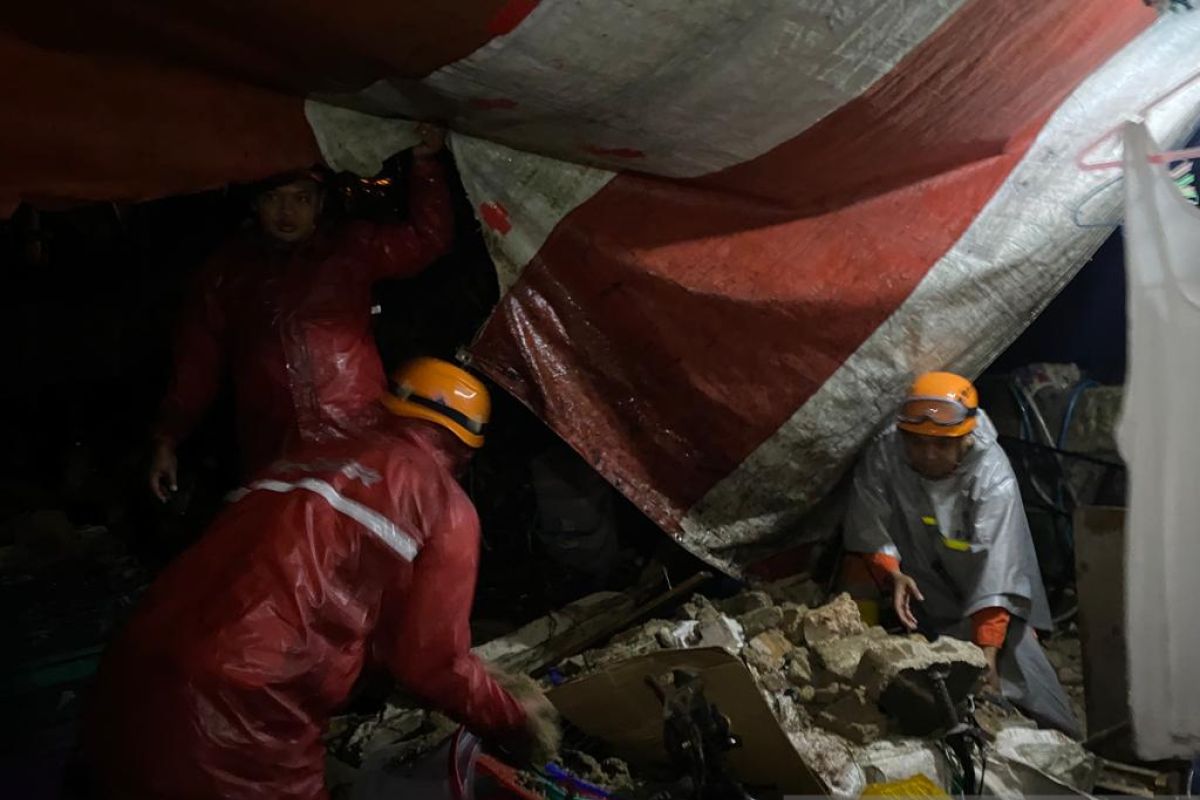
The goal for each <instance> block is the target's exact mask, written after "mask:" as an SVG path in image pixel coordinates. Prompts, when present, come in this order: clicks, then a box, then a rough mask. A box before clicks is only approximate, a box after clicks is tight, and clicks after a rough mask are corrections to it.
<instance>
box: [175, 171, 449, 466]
mask: <svg viewBox="0 0 1200 800" xmlns="http://www.w3.org/2000/svg"><path fill="white" fill-rule="evenodd" d="M409 208H410V219H409V220H408V221H406V222H404V223H402V224H395V225H376V224H371V223H366V222H354V223H350V224H348V225H345V226H343V227H341V228H339V229H336V230H324V229H322V230H319V231H318V233H317V234H316V235H315V236H314V237H313V239H312V240H310V241H309V242H306V243H305V244H303V245H301V246H300V247H299V248H296V249H285V248H280V247H278V246H275V244H274V243H273V242H271V241H269V240H267V239H265V238H264V237H262V236H253V237H246V238H241V239H238V240H236V241H234V242H231V243H230V244H229V245H227V246H226V247H225V248H224V249H222V250H221V251H219V252H218V253H217V254H216V255H215V256H214V257H213V259H212V260H211V261H210V263H209V264H208V265H207V266H206V267H205V268H204V270H203V271H202V273H201V275H200V276H199V279H198V281H197V284H196V286H195V287H194V288H193V290H192V293H191V296H190V297H189V299H188V305H187V307H186V308H185V309H184V312H183V317H182V319H181V321H180V325H179V330H178V333H177V337H176V343H175V372H174V376H173V379H172V382H171V385H170V388H169V389H168V392H167V396H166V398H165V400H164V401H163V406H162V411H161V415H160V423H159V426H158V430H157V433H158V434H159V435H160V436H163V437H165V438H168V439H170V440H172V441H174V442H179V441H180V440H182V439H183V438H185V437H186V436H187V435H188V433H189V432H190V431H191V430H192V429H193V428H194V427H195V425H196V424H197V423H198V422H199V420H200V418H201V417H202V416H203V415H204V412H205V411H206V410H207V409H208V407H209V406H210V405H211V404H212V402H213V399H214V398H215V396H216V394H217V391H218V388H219V386H220V383H221V379H222V377H223V374H224V373H225V371H226V370H228V371H229V372H230V374H231V376H232V379H233V387H234V394H235V402H236V408H237V426H238V439H239V443H240V445H241V449H242V457H243V463H244V465H245V467H246V472H247V474H253V473H254V472H256V471H257V470H258V469H261V468H262V467H264V466H265V465H267V464H269V463H270V462H271V461H272V460H273V459H275V458H276V457H278V456H279V455H280V454H282V453H284V452H285V451H286V450H287V449H288V448H289V447H294V446H296V445H297V444H299V443H300V442H302V441H303V442H317V441H324V440H327V439H331V438H337V437H340V436H344V435H346V433H347V432H348V431H353V430H355V429H358V428H364V427H369V426H370V425H372V424H374V423H375V422H377V421H378V418H379V414H380V408H379V403H378V402H377V401H378V399H379V397H380V395H381V394H382V393H383V391H384V389H385V386H386V382H385V376H384V374H383V365H382V364H381V363H380V360H379V353H378V351H377V350H376V347H375V341H374V339H373V338H372V333H371V316H370V314H371V286H372V284H374V283H375V282H376V281H378V280H382V279H385V278H403V277H410V276H412V275H414V274H416V273H417V272H419V271H420V270H422V269H424V268H425V267H426V266H428V265H429V264H430V263H431V262H433V261H434V260H435V259H436V258H437V257H438V256H440V255H441V254H442V253H444V252H445V251H446V250H447V249H448V247H449V245H450V241H451V235H452V230H453V212H452V210H451V207H450V194H449V191H448V189H447V187H446V182H445V177H444V175H443V172H442V168H441V166H440V165H439V164H438V163H437V162H436V161H435V160H433V159H417V160H416V161H415V163H414V168H413V172H412V177H411V183H410V201H409Z"/></svg>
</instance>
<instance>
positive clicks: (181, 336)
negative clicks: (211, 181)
mask: <svg viewBox="0 0 1200 800" xmlns="http://www.w3.org/2000/svg"><path fill="white" fill-rule="evenodd" d="M217 286H218V279H217V276H216V272H215V271H214V270H208V269H206V270H205V271H204V272H203V273H201V275H200V277H199V278H198V279H197V280H196V281H195V282H194V285H193V287H192V290H191V292H190V293H189V295H188V298H187V299H186V300H185V302H184V307H183V311H182V314H181V316H180V319H179V322H178V324H177V325H176V330H175V341H174V350H173V354H172V359H173V361H172V369H171V380H170V383H169V384H168V386H167V393H166V396H165V397H164V398H163V402H162V405H161V406H160V408H159V415H158V419H157V421H156V423H155V425H154V453H153V456H152V460H151V466H150V488H151V491H153V492H154V493H155V495H157V496H158V497H159V499H161V500H166V498H167V494H168V492H169V491H173V490H174V489H176V488H178V487H177V486H176V479H177V475H176V462H175V449H176V447H177V446H178V445H179V443H180V442H181V441H183V440H184V439H185V438H187V436H188V434H190V433H191V432H192V430H193V429H194V428H195V427H196V425H197V424H198V423H199V422H200V420H201V418H202V417H203V416H204V414H205V412H207V411H208V409H209V407H210V406H212V403H213V400H214V399H215V398H216V396H217V390H218V389H219V388H220V384H221V373H222V370H223V366H224V343H223V336H224V328H225V322H224V314H223V311H222V309H221V307H220V304H219V302H218V299H217V296H216V293H217Z"/></svg>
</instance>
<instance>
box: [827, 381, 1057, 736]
mask: <svg viewBox="0 0 1200 800" xmlns="http://www.w3.org/2000/svg"><path fill="white" fill-rule="evenodd" d="M845 547H846V550H847V551H848V552H849V553H857V554H861V555H862V557H863V559H864V560H865V562H866V566H867V572H869V574H870V575H871V576H872V578H874V581H875V583H876V585H878V586H879V587H880V588H884V587H886V586H887V585H889V584H890V587H891V591H892V602H893V606H894V608H895V611H896V614H897V615H898V616H899V618H900V621H901V622H902V623H903V624H904V625H905V627H907V628H908V629H909V630H918V629H920V630H921V631H922V632H932V633H937V634H943V635H949V636H954V637H957V638H960V639H970V640H972V641H974V642H975V643H976V644H978V645H979V646H980V647H981V648H982V649H983V651H984V653H985V654H986V655H987V658H988V663H989V665H990V669H989V675H988V680H989V683H990V685H991V687H992V688H993V689H998V690H999V691H1000V692H1001V693H1002V694H1003V696H1004V697H1006V698H1007V699H1008V700H1009V701H1010V702H1012V703H1013V705H1015V706H1016V707H1017V708H1019V709H1020V710H1021V711H1023V712H1024V713H1025V714H1027V715H1028V716H1029V717H1031V718H1032V719H1034V720H1036V721H1037V722H1038V723H1039V724H1041V725H1044V726H1046V727H1051V728H1056V729H1058V730H1060V731H1062V732H1064V733H1066V734H1068V735H1070V736H1073V737H1075V738H1078V737H1079V735H1080V729H1079V723H1078V721H1077V720H1076V719H1075V715H1074V713H1073V712H1072V709H1071V704H1070V701H1069V700H1068V698H1067V696H1066V693H1065V692H1064V691H1063V688H1062V686H1061V685H1060V684H1059V682H1058V675H1057V674H1056V673H1055V670H1054V667H1053V666H1052V665H1051V664H1050V661H1049V659H1047V657H1046V654H1045V652H1044V651H1043V650H1042V647H1041V645H1040V644H1039V643H1038V640H1037V636H1036V634H1035V633H1034V631H1035V629H1037V630H1050V628H1051V619H1050V609H1049V605H1048V604H1047V602H1046V591H1045V589H1044V587H1043V586H1042V578H1041V572H1040V571H1039V569H1038V563H1037V555H1036V553H1035V552H1034V548H1033V539H1032V537H1031V536H1030V532H1029V523H1028V521H1027V520H1026V518H1025V510H1024V507H1023V505H1022V503H1021V494H1020V490H1019V489H1018V487H1017V479H1016V476H1015V475H1014V474H1013V470H1012V466H1011V465H1010V464H1009V462H1008V458H1007V456H1005V454H1004V451H1003V450H1002V449H1001V448H1000V445H999V443H998V442H997V439H996V428H995V426H993V425H992V422H991V420H990V419H988V417H987V415H986V414H985V413H984V412H983V411H982V410H980V408H979V398H978V394H977V393H976V391H975V387H974V386H973V385H972V384H971V382H970V381H969V380H967V379H966V378H963V377H960V376H958V375H953V374H950V373H946V372H931V373H927V374H925V375H922V376H921V377H919V378H918V379H917V380H916V382H915V383H914V384H913V386H912V388H911V389H910V391H909V394H908V397H907V398H906V399H905V401H904V403H903V405H902V406H901V407H900V410H899V411H898V413H897V416H896V423H895V425H893V426H891V427H889V428H888V429H887V430H886V431H884V432H883V433H882V434H880V436H879V437H878V438H877V439H876V440H875V441H874V442H873V443H872V444H871V446H870V447H869V448H868V449H867V451H866V453H865V454H864V456H863V458H862V460H861V462H860V463H859V465H858V468H857V471H856V472H855V475H854V486H853V490H852V492H851V497H850V505H849V508H848V510H847V514H846V520H845Z"/></svg>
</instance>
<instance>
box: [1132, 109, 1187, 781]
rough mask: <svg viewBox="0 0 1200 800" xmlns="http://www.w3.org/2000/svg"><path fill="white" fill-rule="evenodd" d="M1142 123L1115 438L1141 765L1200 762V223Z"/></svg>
mask: <svg viewBox="0 0 1200 800" xmlns="http://www.w3.org/2000/svg"><path fill="white" fill-rule="evenodd" d="M1160 149H1161V148H1159V147H1158V146H1157V145H1156V144H1155V143H1154V141H1153V140H1152V139H1151V138H1150V135H1149V133H1148V132H1147V131H1146V129H1145V127H1144V126H1142V125H1140V124H1139V125H1132V124H1131V125H1129V126H1127V127H1126V130H1125V185H1126V201H1125V203H1126V205H1125V259H1126V271H1127V273H1128V282H1127V285H1128V293H1129V302H1128V307H1129V323H1130V345H1129V370H1130V374H1129V378H1128V380H1127V382H1126V391H1125V398H1124V407H1123V408H1122V411H1121V422H1120V425H1119V427H1118V430H1117V441H1118V444H1119V446H1120V449H1121V454H1122V455H1123V456H1124V457H1125V461H1126V462H1127V463H1128V464H1129V516H1128V520H1129V521H1128V525H1127V534H1126V545H1125V547H1126V553H1127V558H1126V575H1125V585H1126V587H1127V589H1126V599H1125V615H1126V621H1127V624H1126V626H1125V630H1126V635H1127V636H1128V652H1129V698H1130V709H1131V714H1132V721H1133V731H1134V735H1135V739H1136V742H1137V749H1138V753H1139V755H1141V756H1142V757H1143V758H1146V759H1160V758H1175V757H1182V758H1191V757H1192V756H1194V755H1195V754H1196V753H1197V752H1200V683H1197V680H1196V676H1197V664H1200V625H1198V624H1197V623H1196V605H1197V596H1198V592H1197V588H1196V587H1197V582H1196V570H1197V565H1200V536H1197V521H1198V520H1200V492H1197V491H1196V475H1197V474H1198V473H1200V439H1197V436H1196V411H1195V404H1196V397H1197V396H1198V395H1200V361H1198V360H1197V358H1196V342H1197V341H1198V340H1200V262H1197V253H1200V218H1198V216H1197V211H1196V209H1195V208H1193V207H1192V206H1191V205H1189V204H1188V203H1187V201H1186V200H1184V198H1183V196H1182V195H1181V194H1180V192H1179V190H1178V188H1177V187H1176V186H1175V184H1174V183H1173V182H1172V181H1171V179H1170V178H1169V177H1168V176H1167V175H1166V174H1165V170H1164V169H1163V167H1162V166H1159V165H1154V164H1150V163H1148V162H1147V160H1146V156H1147V155H1148V154H1149V153H1151V152H1157V151H1159V150H1160Z"/></svg>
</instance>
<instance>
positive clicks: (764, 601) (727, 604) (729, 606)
mask: <svg viewBox="0 0 1200 800" xmlns="http://www.w3.org/2000/svg"><path fill="white" fill-rule="evenodd" d="M773 605H775V604H774V603H773V602H771V596H770V595H769V594H767V593H766V592H742V593H741V594H735V595H734V596H733V597H730V598H728V599H726V600H721V601H720V602H718V603H717V608H718V609H719V610H720V611H721V613H723V614H728V615H729V616H731V617H740V616H743V615H745V614H749V613H750V612H751V611H758V610H759V609H760V608H770V607H771V606H773Z"/></svg>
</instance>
